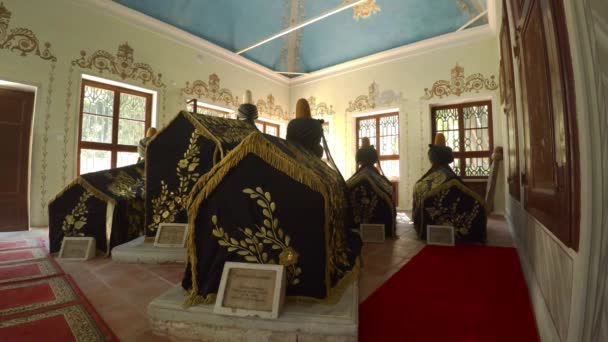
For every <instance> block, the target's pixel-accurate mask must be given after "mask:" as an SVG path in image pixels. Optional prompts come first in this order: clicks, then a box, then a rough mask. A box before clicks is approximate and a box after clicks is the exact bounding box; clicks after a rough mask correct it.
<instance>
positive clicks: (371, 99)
mask: <svg viewBox="0 0 608 342" xmlns="http://www.w3.org/2000/svg"><path fill="white" fill-rule="evenodd" d="M402 101H403V94H402V93H401V92H399V93H397V92H396V91H394V90H385V91H383V92H380V86H379V85H378V83H376V82H372V84H371V85H370V86H369V88H368V94H367V95H359V96H357V98H356V99H355V100H354V101H349V102H348V108H346V112H347V113H349V112H362V111H365V110H369V109H374V108H382V107H388V106H391V105H394V104H395V103H400V102H402Z"/></svg>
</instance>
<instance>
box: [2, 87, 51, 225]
mask: <svg viewBox="0 0 608 342" xmlns="http://www.w3.org/2000/svg"><path fill="white" fill-rule="evenodd" d="M0 88H2V89H8V90H15V91H21V92H31V93H33V94H34V103H33V106H32V119H31V121H30V136H29V139H28V140H29V148H28V156H27V160H28V170H27V182H26V183H27V221H28V222H27V231H29V230H30V228H31V226H32V224H31V223H32V162H33V151H34V129H35V127H36V121H37V120H38V117H37V115H36V111H37V109H38V108H40V106H39V105H40V104H39V103H38V101H40V100H41V99H40V96H38V91H39V90H40V88H41V85H40V84H37V83H32V82H25V81H21V80H15V79H12V78H10V77H4V76H3V75H0Z"/></svg>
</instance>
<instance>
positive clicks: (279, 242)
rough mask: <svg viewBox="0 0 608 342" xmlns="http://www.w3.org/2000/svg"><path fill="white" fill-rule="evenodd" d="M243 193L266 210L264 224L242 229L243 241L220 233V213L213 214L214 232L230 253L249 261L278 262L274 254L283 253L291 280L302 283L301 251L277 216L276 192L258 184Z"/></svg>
mask: <svg viewBox="0 0 608 342" xmlns="http://www.w3.org/2000/svg"><path fill="white" fill-rule="evenodd" d="M243 193H244V194H246V195H248V196H249V197H250V198H251V199H256V204H257V205H258V206H259V207H260V208H261V209H262V213H263V214H264V216H265V217H266V219H264V221H263V226H260V225H257V224H256V225H255V226H254V227H255V231H254V230H252V229H251V228H247V227H246V228H239V230H238V231H240V232H241V233H242V234H243V239H242V240H239V239H238V238H235V237H230V236H229V235H228V233H223V234H219V232H220V231H221V232H223V229H222V228H221V227H219V226H218V219H217V216H216V215H213V216H212V217H211V222H212V224H213V226H214V228H213V229H212V235H213V236H215V237H216V238H218V244H219V245H220V246H222V247H227V251H228V252H229V253H234V252H236V254H237V255H239V256H242V257H243V258H244V259H245V260H246V261H249V262H256V263H260V264H276V260H275V259H274V258H271V255H276V253H277V252H279V254H278V257H279V263H280V264H281V265H285V267H286V270H287V278H288V281H289V283H290V284H292V285H297V284H299V283H300V280H299V279H298V278H297V276H298V275H300V274H301V273H302V270H301V268H299V267H297V262H298V258H299V254H298V252H297V251H296V250H295V249H293V248H292V247H289V243H290V242H291V238H290V237H289V235H287V234H285V233H284V232H283V230H282V229H281V228H279V220H278V218H276V217H275V211H276V204H274V202H271V199H272V195H271V194H270V193H269V192H264V191H263V189H262V188H261V187H257V188H256V189H255V191H254V190H252V189H250V188H246V189H243ZM268 209H270V210H268ZM258 237H259V238H260V239H261V240H260V239H258Z"/></svg>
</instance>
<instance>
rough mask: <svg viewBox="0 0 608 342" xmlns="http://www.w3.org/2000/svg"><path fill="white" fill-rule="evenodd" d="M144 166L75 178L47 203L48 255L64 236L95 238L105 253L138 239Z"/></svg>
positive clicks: (140, 227)
mask: <svg viewBox="0 0 608 342" xmlns="http://www.w3.org/2000/svg"><path fill="white" fill-rule="evenodd" d="M144 184H145V180H144V165H143V164H142V163H140V164H135V165H130V166H125V167H121V168H116V169H111V170H104V171H98V172H92V173H87V174H84V175H80V176H78V177H77V178H76V179H75V180H74V181H73V182H72V183H71V184H69V185H68V186H67V187H66V188H65V189H64V190H63V191H62V192H61V193H60V194H59V195H57V196H56V197H55V198H54V199H53V200H52V201H51V202H50V203H49V241H50V251H51V252H52V253H53V252H57V251H59V249H60V248H61V242H62V241H63V237H64V236H91V237H95V241H96V245H97V249H99V250H101V251H103V252H104V253H109V252H110V250H111V249H112V248H113V247H115V246H117V245H120V244H123V243H126V242H128V241H131V240H133V239H135V238H137V237H138V236H139V235H140V234H142V233H143V229H144Z"/></svg>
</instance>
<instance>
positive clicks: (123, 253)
mask: <svg viewBox="0 0 608 342" xmlns="http://www.w3.org/2000/svg"><path fill="white" fill-rule="evenodd" d="M186 255H187V253H186V248H185V247H182V248H176V247H155V246H154V238H148V239H146V237H145V236H140V237H138V238H137V239H135V240H131V241H129V242H127V243H123V244H122V245H119V246H116V247H114V248H113V249H112V260H114V261H118V262H129V263H140V264H162V263H169V262H173V263H175V262H179V263H185V262H186Z"/></svg>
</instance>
